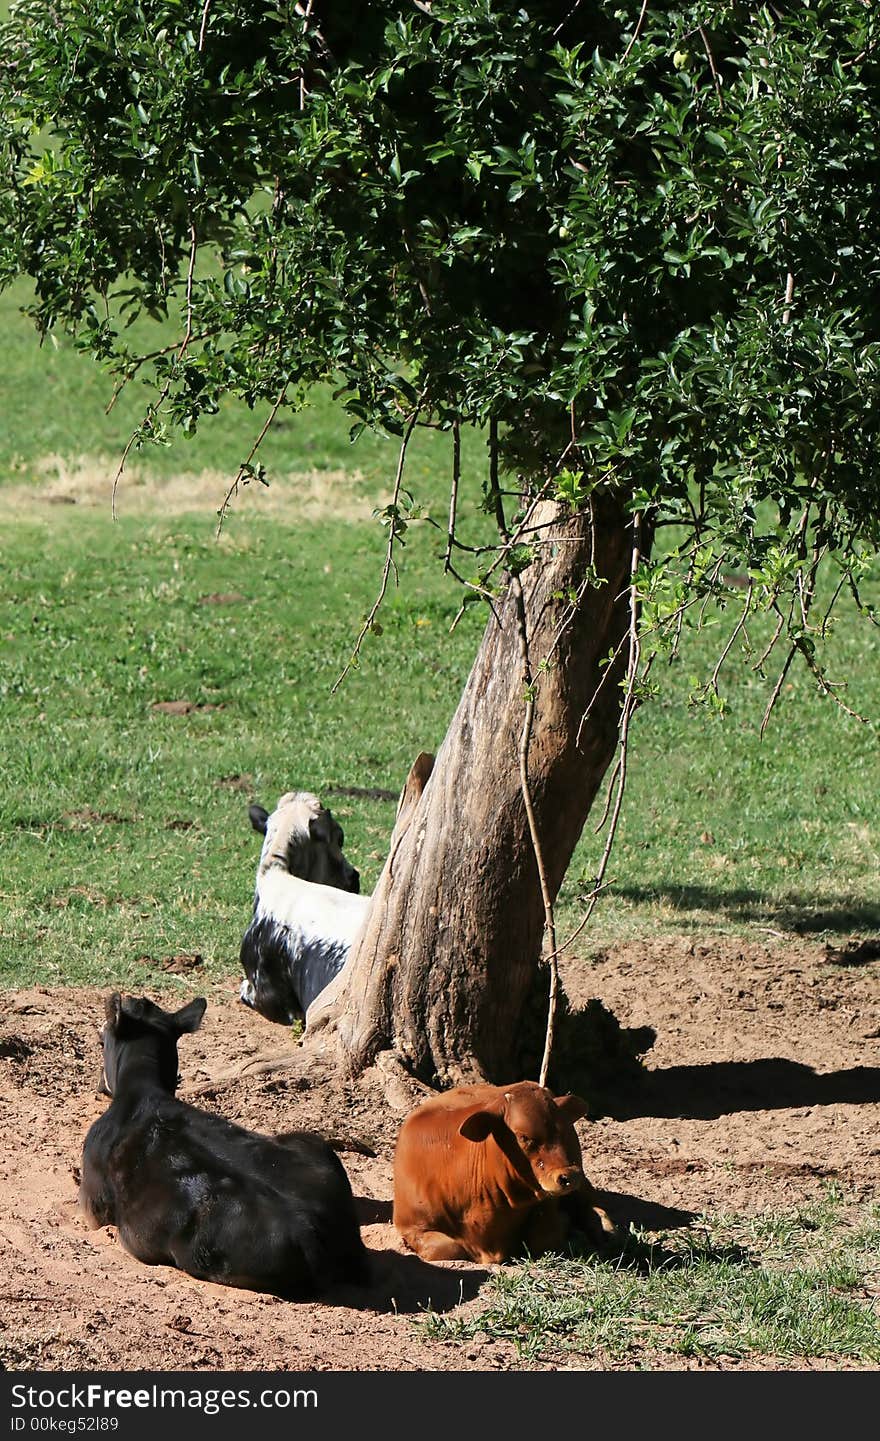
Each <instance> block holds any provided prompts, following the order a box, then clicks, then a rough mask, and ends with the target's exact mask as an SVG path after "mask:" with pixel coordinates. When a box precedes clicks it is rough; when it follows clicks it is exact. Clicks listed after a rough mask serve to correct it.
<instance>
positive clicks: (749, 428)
mask: <svg viewBox="0 0 880 1441" xmlns="http://www.w3.org/2000/svg"><path fill="white" fill-rule="evenodd" d="M874 12H875V7H873V6H871V5H869V4H865V3H863V0H805V3H788V0H782V3H779V4H774V5H767V6H763V7H754V6H747V5H741V4H730V3H714V0H713V3H708V0H704V3H701V4H663V3H647V4H641V3H640V0H626V3H611V4H603V5H595V4H590V3H587V0H519V3H518V0H332V3H331V0H308V3H301V4H291V3H287V0H262V3H260V0H197V3H193V0H190V3H180V0H140V3H134V0H53V3H52V4H51V5H47V4H46V3H45V0H19V3H18V4H17V5H14V6H13V10H12V18H11V20H10V22H9V23H8V24H7V25H6V26H4V27H3V29H2V34H0V55H2V56H3V60H2V62H0V130H2V136H3V139H2V142H0V154H2V161H0V163H2V170H3V178H4V181H5V183H4V185H3V187H2V200H0V205H2V221H0V282H3V281H8V280H10V279H11V278H12V277H13V276H16V275H19V274H21V273H25V274H28V275H30V276H32V277H33V278H34V281H35V299H34V304H33V314H34V317H35V320H36V322H37V325H38V326H39V328H40V329H41V330H43V331H45V330H47V329H50V328H52V327H53V326H66V327H68V328H70V329H71V330H73V332H74V333H75V334H76V335H77V337H78V340H79V343H80V344H82V345H83V346H84V347H87V348H89V349H91V350H92V351H94V353H95V354H96V355H97V356H98V357H99V358H101V359H102V360H105V361H109V362H110V363H111V364H112V365H113V366H115V367H116V369H117V371H118V372H119V374H120V375H121V376H123V377H125V376H131V375H133V374H134V373H135V372H139V373H140V374H141V375H143V376H145V377H148V378H149V380H150V382H151V383H152V384H153V385H154V386H155V388H156V393H157V399H156V400H154V404H153V407H152V408H151V409H150V410H148V413H147V419H146V422H145V426H144V427H143V428H142V432H141V433H140V434H139V436H138V440H142V439H144V438H148V437H154V438H155V437H158V436H161V434H162V427H163V426H164V425H165V424H166V423H171V424H174V425H179V426H182V427H183V428H184V430H192V429H193V428H194V427H195V426H196V425H197V423H198V421H199V418H200V416H202V415H203V414H205V413H210V412H211V411H213V410H215V409H216V408H217V406H218V405H219V404H220V402H221V400H222V397H223V396H224V395H227V394H236V395H240V396H244V397H245V398H246V399H247V400H248V401H249V402H250V403H251V404H254V405H255V404H257V403H258V402H262V403H264V404H266V403H271V404H272V405H274V404H275V403H276V402H277V401H278V399H279V397H283V399H284V401H285V402H286V403H290V404H296V403H298V402H299V401H300V400H301V399H302V397H303V396H304V394H305V391H306V390H307V388H308V387H309V386H310V385H311V384H313V383H314V382H316V381H319V380H325V379H328V378H332V379H333V380H334V381H335V382H336V383H337V385H338V387H339V390H340V393H341V395H342V397H343V400H344V403H345V405H346V407H347V409H348V410H349V412H350V414H351V416H352V417H353V420H354V422H355V425H356V426H357V425H362V424H367V425H371V426H379V427H384V428H386V429H388V430H390V431H392V432H395V433H398V434H401V433H403V432H404V430H405V429H406V427H407V425H408V424H409V423H410V422H411V420H412V418H413V417H414V416H417V419H418V420H419V422H421V423H433V424H440V425H442V426H451V425H454V424H457V423H463V424H480V425H482V424H485V423H486V422H488V421H491V422H492V423H493V425H497V426H500V434H501V437H502V445H503V448H504V450H503V453H504V455H505V458H506V460H507V463H508V465H509V466H510V467H511V468H513V469H515V470H516V471H517V472H518V474H519V476H520V480H521V483H522V484H523V485H524V486H525V487H526V488H527V489H528V488H531V489H532V490H533V491H534V490H535V489H537V488H539V487H540V486H541V485H547V484H550V485H552V486H553V487H554V488H555V492H556V494H557V495H558V496H559V497H560V498H562V499H563V500H565V501H567V502H568V503H570V504H572V505H582V504H585V503H586V502H587V500H588V497H589V495H590V493H591V491H592V489H593V488H594V487H595V486H596V485H601V486H604V487H611V488H615V489H617V490H618V491H619V492H620V493H621V495H622V496H623V497H624V499H625V502H626V504H627V505H628V507H629V508H630V509H631V510H634V511H637V512H639V513H640V514H643V515H644V516H645V517H646V518H648V520H649V521H650V523H651V526H652V528H654V529H655V530H656V528H658V527H661V526H663V525H671V526H673V527H680V526H684V527H685V534H686V537H687V538H686V539H685V540H684V541H682V540H681V531H680V530H678V529H675V530H673V531H672V534H673V535H674V536H675V538H676V539H675V544H670V545H669V546H667V547H666V553H665V555H664V557H663V563H662V565H661V564H659V563H658V564H655V567H654V569H653V570H649V569H648V568H647V567H645V568H644V569H643V571H642V572H641V579H640V585H641V586H642V599H643V602H644V606H645V611H644V613H645V615H646V616H647V618H648V621H649V624H650V626H653V627H654V628H655V629H659V630H662V629H663V628H664V627H665V628H666V629H667V630H668V629H669V628H670V627H673V628H674V627H675V626H677V625H679V626H680V618H681V615H682V606H683V605H686V604H688V603H689V602H690V600H692V599H693V597H694V596H695V595H696V594H697V593H699V591H700V590H701V589H702V590H704V591H705V590H708V591H718V590H719V589H720V588H721V587H722V586H723V573H724V572H725V570H730V569H731V568H739V569H740V570H741V571H742V572H744V573H745V575H746V576H748V577H749V604H750V605H752V604H755V605H757V604H759V603H760V604H763V605H766V606H770V607H772V608H774V609H776V610H777V611H778V613H779V615H780V617H781V618H782V620H783V623H784V625H785V627H786V628H787V630H788V633H789V636H790V637H791V639H792V642H793V644H794V646H795V647H796V648H797V649H799V650H801V652H802V653H803V654H804V655H805V657H806V659H807V660H808V662H809V663H811V664H815V661H814V655H813V652H814V649H815V646H814V642H815V639H816V634H817V631H821V630H823V628H824V626H823V625H820V626H818V627H817V626H815V625H814V624H813V623H812V622H811V621H810V617H809V607H810V601H811V599H812V596H813V594H814V591H815V586H816V577H817V573H818V570H819V566H820V563H821V562H822V561H824V560H827V559H830V561H831V564H832V566H833V567H834V568H836V574H837V576H838V578H839V582H840V587H841V589H843V590H844V591H845V590H846V589H847V588H852V589H853V591H854V593H855V594H856V597H857V598H858V590H857V587H858V582H859V578H860V576H861V574H862V572H863V571H864V568H865V566H866V563H867V560H866V557H867V556H868V555H869V554H871V553H873V552H874V551H875V550H876V549H877V547H878V543H880V483H878V478H877V468H876V460H875V458H876V455H877V451H878V439H880V436H878V426H880V405H878V375H880V369H878V364H880V348H878V341H880V288H878V284H877V279H878V269H880V191H878V188H877V186H876V183H875V176H876V174H877V173H880V170H878V155H877V148H878V136H880V69H878V63H877V48H876V47H877V22H876V19H875V13H874ZM141 312H147V313H148V314H150V315H154V316H157V317H165V316H167V315H168V314H171V315H173V316H176V318H177V325H178V333H179V341H178V343H177V344H176V345H175V346H173V347H171V348H169V349H167V350H166V351H165V352H164V353H162V354H159V355H155V356H153V357H151V358H150V359H149V360H148V361H145V360H144V357H143V355H142V354H141V353H138V352H137V351H135V350H133V349H132V348H130V346H129V345H128V343H127V335H126V324H127V322H128V321H129V320H130V319H131V318H132V317H133V316H135V315H137V314H139V313H141ZM392 521H393V518H392ZM658 550H659V547H658ZM817 675H819V679H820V683H823V682H822V679H821V674H820V673H819V672H818V671H817Z"/></svg>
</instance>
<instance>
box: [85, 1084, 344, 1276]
mask: <svg viewBox="0 0 880 1441" xmlns="http://www.w3.org/2000/svg"><path fill="white" fill-rule="evenodd" d="M81 1199H82V1204H83V1209H84V1210H85V1212H86V1214H87V1215H88V1216H89V1217H90V1218H91V1219H92V1221H93V1224H99V1225H100V1224H104V1225H106V1224H110V1223H112V1224H115V1225H116V1226H117V1227H118V1228H119V1238H120V1241H121V1242H122V1244H123V1245H124V1246H125V1247H126V1249H127V1250H129V1251H130V1252H131V1253H132V1254H133V1255H134V1256H136V1257H137V1258H138V1259H139V1260H141V1261H144V1262H146V1263H147V1264H165V1265H174V1266H177V1267H179V1268H180V1269H181V1270H184V1271H187V1272H188V1273H189V1274H191V1275H194V1276H197V1277H200V1278H202V1279H207V1280H212V1281H217V1282H220V1283H222V1284H225V1285H232V1286H246V1287H250V1288H251V1289H254V1290H266V1291H274V1292H277V1293H280V1294H286V1295H291V1296H296V1295H310V1294H313V1293H314V1292H316V1291H319V1290H321V1289H323V1288H324V1287H325V1286H327V1285H329V1284H331V1283H332V1282H333V1281H337V1280H352V1281H357V1280H361V1279H363V1276H364V1274H365V1251H364V1247H363V1242H362V1241H361V1237H360V1230H359V1227H358V1224H357V1218H356V1215H355V1209H354V1199H353V1196H352V1193H351V1186H350V1184H349V1181H348V1177H347V1175H346V1173H345V1169H344V1167H343V1166H342V1163H341V1162H340V1160H339V1158H338V1156H336V1155H335V1154H334V1153H333V1151H332V1150H331V1149H330V1148H329V1147H328V1146H327V1145H326V1143H325V1142H323V1141H321V1140H320V1138H318V1137H312V1136H296V1137H289V1138H288V1139H287V1141H286V1142H285V1143H284V1144H281V1143H278V1142H275V1141H273V1140H271V1139H270V1138H269V1137H267V1136H261V1135H259V1134H258V1133H255V1132H250V1131H245V1130H244V1129H243V1128H241V1127H239V1126H235V1125H234V1124H233V1123H232V1122H229V1121H226V1120H224V1119H223V1118H222V1117H219V1116H214V1115H210V1114H208V1113H206V1112H202V1111H198V1110H196V1109H194V1108H193V1107H190V1106H187V1105H185V1104H184V1103H183V1102H179V1101H176V1100H174V1099H173V1098H170V1097H158V1098H157V1097H155V1096H151V1097H148V1098H145V1099H144V1101H142V1102H141V1103H140V1104H139V1105H138V1106H136V1107H135V1108H134V1109H129V1110H128V1112H127V1114H122V1113H121V1112H120V1111H119V1110H118V1109H117V1112H116V1115H114V1107H113V1106H111V1107H110V1108H109V1109H108V1111H107V1112H105V1115H104V1116H103V1117H101V1118H100V1119H99V1121H97V1122H96V1123H95V1126H94V1127H93V1128H92V1130H91V1131H90V1132H89V1135H88V1136H87V1137H86V1143H85V1146H84V1148H83V1180H82V1188H81Z"/></svg>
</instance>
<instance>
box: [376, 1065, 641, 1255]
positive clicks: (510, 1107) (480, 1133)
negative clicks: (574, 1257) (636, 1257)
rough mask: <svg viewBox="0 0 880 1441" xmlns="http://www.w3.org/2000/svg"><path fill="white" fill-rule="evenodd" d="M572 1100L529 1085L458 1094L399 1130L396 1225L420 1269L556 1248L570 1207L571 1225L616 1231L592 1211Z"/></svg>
mask: <svg viewBox="0 0 880 1441" xmlns="http://www.w3.org/2000/svg"><path fill="white" fill-rule="evenodd" d="M586 1112H587V1106H586V1102H584V1101H582V1100H581V1099H580V1097H579V1096H554V1095H553V1093H552V1092H551V1091H548V1090H546V1089H545V1088H544V1087H543V1086H538V1085H536V1084H535V1083H534V1082H533V1081H518V1082H517V1083H516V1084H514V1085H512V1086H488V1085H477V1086H458V1087H456V1088H455V1089H454V1090H452V1091H446V1092H445V1093H444V1094H443V1095H441V1096H436V1097H432V1098H431V1099H430V1100H429V1101H425V1102H424V1104H423V1105H421V1106H419V1107H418V1108H417V1109H416V1110H415V1111H413V1112H412V1113H411V1115H409V1116H408V1117H407V1118H406V1120H405V1121H404V1123H403V1125H402V1126H401V1128H400V1134H399V1136H398V1138H397V1149H396V1152H395V1156H394V1224H395V1226H396V1227H397V1229H398V1230H399V1231H400V1233H401V1235H402V1236H403V1239H404V1240H405V1241H406V1243H407V1245H408V1246H409V1247H410V1248H411V1249H412V1250H413V1251H416V1252H417V1253H418V1255H419V1256H422V1257H423V1258H424V1259H425V1260H426V1261H459V1260H472V1261H481V1262H483V1263H486V1262H493V1261H506V1260H508V1258H509V1257H511V1256H512V1255H514V1254H515V1253H516V1252H517V1251H519V1250H527V1251H528V1252H529V1253H530V1254H531V1255H533V1256H537V1255H540V1254H541V1253H542V1252H543V1251H548V1250H551V1249H553V1248H554V1247H555V1246H558V1245H560V1244H561V1242H562V1241H564V1239H565V1236H566V1234H567V1232H568V1228H569V1223H570V1214H569V1212H570V1210H571V1206H570V1204H569V1203H568V1201H567V1198H569V1197H571V1198H572V1201H574V1200H575V1198H576V1204H577V1220H578V1223H579V1224H582V1223H586V1226H587V1227H588V1228H589V1229H590V1230H592V1231H594V1232H595V1231H596V1230H597V1229H599V1231H600V1232H604V1233H605V1234H607V1235H613V1234H614V1233H615V1227H614V1224H613V1222H612V1221H611V1220H609V1218H608V1216H607V1215H606V1213H605V1212H604V1211H603V1210H601V1208H600V1207H599V1206H597V1205H596V1204H595V1192H594V1191H593V1188H592V1186H591V1185H590V1183H589V1181H588V1180H587V1178H586V1177H585V1175H584V1172H583V1167H582V1164H581V1148H580V1145H579V1143H578V1138H577V1134H576V1132H575V1129H574V1122H575V1121H577V1120H578V1119H579V1118H580V1117H581V1116H584V1115H586Z"/></svg>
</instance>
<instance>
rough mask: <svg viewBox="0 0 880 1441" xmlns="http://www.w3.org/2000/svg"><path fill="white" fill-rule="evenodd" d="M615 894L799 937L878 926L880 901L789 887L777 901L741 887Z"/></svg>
mask: <svg viewBox="0 0 880 1441" xmlns="http://www.w3.org/2000/svg"><path fill="white" fill-rule="evenodd" d="M614 894H615V895H617V896H621V897H622V898H623V899H624V900H628V901H634V902H637V903H639V904H644V903H646V902H651V901H665V902H666V903H667V904H669V905H672V906H674V907H675V909H676V910H680V911H715V912H718V913H720V914H722V915H724V916H727V917H728V918H729V919H730V920H735V921H761V920H767V919H773V920H775V921H776V922H777V923H778V924H779V925H780V926H784V927H785V928H786V929H787V930H790V931H794V932H795V933H796V934H799V935H812V934H815V933H817V932H820V931H832V932H834V933H835V934H838V935H840V934H845V933H846V932H848V931H854V930H855V931H867V930H874V929H875V928H880V902H873V901H863V900H861V899H858V898H856V897H850V898H847V897H841V896H839V895H837V896H804V895H800V894H798V893H797V892H794V891H791V892H788V893H787V894H786V895H784V896H781V897H779V898H778V899H776V900H774V899H772V898H771V897H770V896H768V895H767V894H766V893H765V892H763V891H756V890H751V889H749V888H748V887H738V888H735V889H733V890H725V889H723V888H722V887H717V886H702V885H690V886H682V885H677V884H675V883H673V882H671V881H670V882H668V883H666V884H664V883H663V882H660V883H659V884H658V885H655V886H615V887H614Z"/></svg>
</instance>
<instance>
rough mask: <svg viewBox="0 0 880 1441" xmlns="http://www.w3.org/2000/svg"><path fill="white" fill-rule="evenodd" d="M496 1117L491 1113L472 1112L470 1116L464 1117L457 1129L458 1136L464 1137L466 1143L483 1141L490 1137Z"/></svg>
mask: <svg viewBox="0 0 880 1441" xmlns="http://www.w3.org/2000/svg"><path fill="white" fill-rule="evenodd" d="M497 1120H498V1117H497V1116H493V1115H492V1113H491V1111H473V1112H472V1113H471V1115H470V1116H465V1118H464V1120H463V1121H462V1123H461V1125H460V1126H459V1128H458V1134H459V1135H460V1136H464V1138H465V1140H466V1141H485V1139H486V1137H487V1136H489V1135H491V1133H492V1131H493V1129H494V1127H495V1124H496V1122H497Z"/></svg>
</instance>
